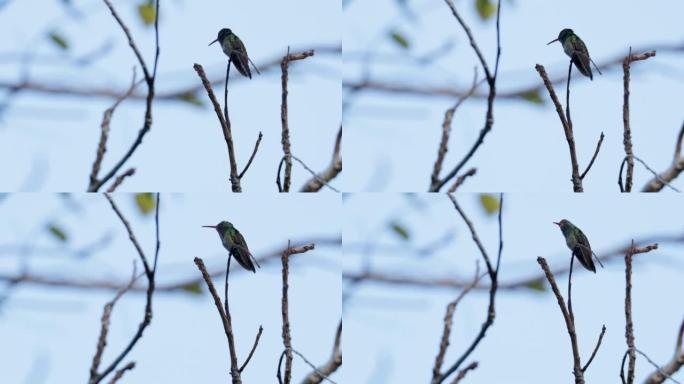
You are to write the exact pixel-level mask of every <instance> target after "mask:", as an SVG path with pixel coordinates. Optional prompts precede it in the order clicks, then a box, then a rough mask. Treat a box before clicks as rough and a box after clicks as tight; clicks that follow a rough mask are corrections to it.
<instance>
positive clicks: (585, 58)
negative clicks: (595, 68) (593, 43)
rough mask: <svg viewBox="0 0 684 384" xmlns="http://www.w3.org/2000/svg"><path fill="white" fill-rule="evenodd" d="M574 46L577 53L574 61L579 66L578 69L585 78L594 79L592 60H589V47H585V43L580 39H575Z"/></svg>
mask: <svg viewBox="0 0 684 384" xmlns="http://www.w3.org/2000/svg"><path fill="white" fill-rule="evenodd" d="M572 46H573V52H575V53H574V54H573V55H572V60H573V62H574V63H575V65H576V66H577V69H579V71H580V72H582V74H583V75H584V76H588V77H589V78H593V75H592V73H591V66H590V65H591V60H590V58H589V51H588V50H587V46H586V45H584V42H582V40H580V39H574V40H573V41H572Z"/></svg>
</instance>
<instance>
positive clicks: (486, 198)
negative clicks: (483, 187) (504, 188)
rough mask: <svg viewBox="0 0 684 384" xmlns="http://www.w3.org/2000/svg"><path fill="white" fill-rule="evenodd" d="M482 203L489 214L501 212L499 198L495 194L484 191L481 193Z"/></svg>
mask: <svg viewBox="0 0 684 384" xmlns="http://www.w3.org/2000/svg"><path fill="white" fill-rule="evenodd" d="M480 204H482V208H484V210H485V212H486V213H487V215H490V216H491V215H493V214H495V213H497V212H499V199H498V198H496V197H495V196H494V195H490V194H486V193H483V194H481V195H480Z"/></svg>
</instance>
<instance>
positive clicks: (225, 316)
mask: <svg viewBox="0 0 684 384" xmlns="http://www.w3.org/2000/svg"><path fill="white" fill-rule="evenodd" d="M195 265H197V269H199V270H200V272H201V273H202V278H204V281H205V283H206V284H207V288H209V293H211V296H212V297H213V298H214V304H215V305H216V310H218V313H219V316H220V317H221V322H222V323H223V331H224V332H225V333H226V338H227V339H228V350H229V353H230V375H231V377H232V381H233V384H240V383H241V382H242V379H241V377H240V369H239V365H238V360H237V353H236V351H235V337H234V336H233V324H232V319H231V316H230V312H228V313H227V312H225V310H224V309H223V305H222V303H221V297H220V296H219V294H218V292H217V291H216V287H214V282H213V281H212V280H211V276H209V272H207V268H206V267H205V266H204V261H203V260H202V259H201V258H199V257H195Z"/></svg>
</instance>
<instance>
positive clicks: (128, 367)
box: [109, 361, 135, 384]
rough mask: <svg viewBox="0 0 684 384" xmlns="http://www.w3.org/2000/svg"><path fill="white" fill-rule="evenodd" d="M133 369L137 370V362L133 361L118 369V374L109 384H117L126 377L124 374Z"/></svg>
mask: <svg viewBox="0 0 684 384" xmlns="http://www.w3.org/2000/svg"><path fill="white" fill-rule="evenodd" d="M133 368H135V362H134V361H131V362H130V363H128V364H126V365H124V366H123V367H121V368H120V369H118V370H117V371H116V372H114V376H112V379H111V380H110V381H109V384H115V383H116V382H117V381H119V380H120V379H121V378H122V377H123V375H124V373H126V371H130V370H132V369H133Z"/></svg>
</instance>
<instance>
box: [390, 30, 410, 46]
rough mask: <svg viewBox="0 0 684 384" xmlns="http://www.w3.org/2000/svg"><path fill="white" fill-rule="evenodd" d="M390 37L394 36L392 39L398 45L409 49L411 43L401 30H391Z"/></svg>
mask: <svg viewBox="0 0 684 384" xmlns="http://www.w3.org/2000/svg"><path fill="white" fill-rule="evenodd" d="M390 37H391V38H392V41H394V42H395V43H396V44H397V45H398V46H400V47H402V48H404V49H408V48H409V46H410V45H411V44H410V43H409V41H408V39H407V38H406V37H405V36H404V35H403V34H401V33H400V32H397V31H392V32H390Z"/></svg>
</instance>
